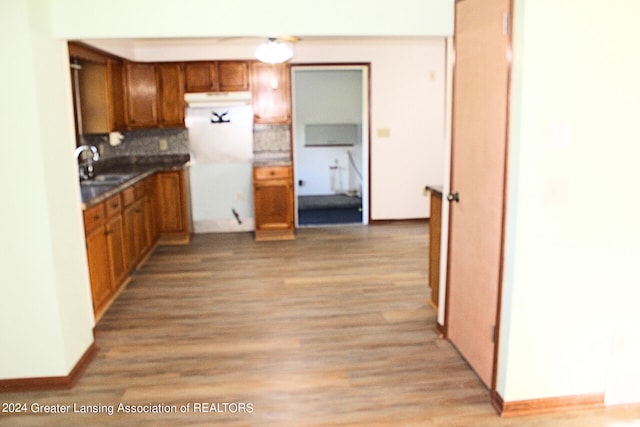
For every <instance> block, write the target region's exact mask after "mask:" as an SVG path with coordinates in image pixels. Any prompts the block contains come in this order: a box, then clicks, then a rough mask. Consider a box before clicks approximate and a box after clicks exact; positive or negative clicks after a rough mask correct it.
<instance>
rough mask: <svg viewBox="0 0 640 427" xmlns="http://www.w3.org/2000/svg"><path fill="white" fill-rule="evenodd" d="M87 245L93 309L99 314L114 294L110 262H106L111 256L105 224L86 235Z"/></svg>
mask: <svg viewBox="0 0 640 427" xmlns="http://www.w3.org/2000/svg"><path fill="white" fill-rule="evenodd" d="M86 245H87V263H88V266H89V278H90V280H91V295H92V297H93V309H94V311H95V313H96V314H98V313H100V312H101V311H102V310H103V308H104V305H105V304H106V303H107V302H108V301H109V299H110V297H111V294H112V288H111V272H110V270H109V263H108V262H105V260H107V259H108V257H109V249H108V244H107V236H106V234H105V231H104V226H100V227H97V228H95V229H94V230H93V231H91V232H89V233H88V234H87V235H86Z"/></svg>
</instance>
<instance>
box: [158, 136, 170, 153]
mask: <svg viewBox="0 0 640 427" xmlns="http://www.w3.org/2000/svg"><path fill="white" fill-rule="evenodd" d="M158 148H159V149H160V151H167V150H168V149H169V142H168V141H167V139H166V138H160V140H159V141H158Z"/></svg>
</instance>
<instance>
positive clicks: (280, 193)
mask: <svg viewBox="0 0 640 427" xmlns="http://www.w3.org/2000/svg"><path fill="white" fill-rule="evenodd" d="M292 180H293V174H292V170H291V166H266V167H254V169H253V197H254V199H253V203H254V210H255V212H254V219H255V239H256V240H258V241H261V240H289V239H294V238H295V229H294V219H293V181H292Z"/></svg>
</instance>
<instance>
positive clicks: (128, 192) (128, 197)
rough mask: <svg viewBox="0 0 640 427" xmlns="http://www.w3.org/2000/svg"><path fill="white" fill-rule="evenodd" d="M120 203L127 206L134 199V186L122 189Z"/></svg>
mask: <svg viewBox="0 0 640 427" xmlns="http://www.w3.org/2000/svg"><path fill="white" fill-rule="evenodd" d="M121 194H122V205H123V206H129V205H130V204H131V203H133V202H134V201H135V200H136V193H135V188H134V187H129V188H125V189H124V190H122V193H121Z"/></svg>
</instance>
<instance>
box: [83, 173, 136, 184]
mask: <svg viewBox="0 0 640 427" xmlns="http://www.w3.org/2000/svg"><path fill="white" fill-rule="evenodd" d="M134 176H135V174H133V173H103V174H100V175H98V176H96V177H94V178H93V179H92V181H93V182H118V183H119V182H125V181H127V180H129V179H131V178H133V177H134Z"/></svg>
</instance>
